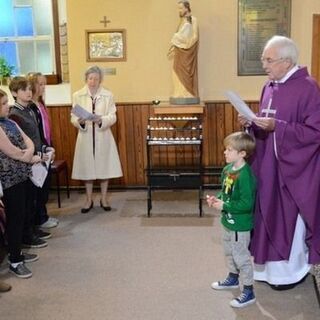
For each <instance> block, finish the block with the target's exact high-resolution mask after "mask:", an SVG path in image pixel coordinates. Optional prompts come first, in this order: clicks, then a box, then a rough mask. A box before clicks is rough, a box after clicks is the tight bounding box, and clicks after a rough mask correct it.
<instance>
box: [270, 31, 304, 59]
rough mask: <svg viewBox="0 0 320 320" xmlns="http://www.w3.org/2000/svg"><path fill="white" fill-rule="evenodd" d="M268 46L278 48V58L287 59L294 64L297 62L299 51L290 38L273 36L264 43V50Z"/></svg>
mask: <svg viewBox="0 0 320 320" xmlns="http://www.w3.org/2000/svg"><path fill="white" fill-rule="evenodd" d="M270 47H273V48H276V49H277V50H278V53H279V58H284V59H289V60H291V62H292V63H293V64H294V65H296V64H297V63H298V57H299V51H298V48H297V46H296V44H295V43H294V42H293V40H291V39H290V38H287V37H284V36H273V37H272V38H271V39H270V40H269V41H268V42H267V43H266V45H265V47H264V50H266V49H268V48H270Z"/></svg>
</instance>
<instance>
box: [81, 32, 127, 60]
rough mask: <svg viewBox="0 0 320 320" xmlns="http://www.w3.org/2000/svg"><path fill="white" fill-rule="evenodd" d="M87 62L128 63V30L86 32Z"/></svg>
mask: <svg viewBox="0 0 320 320" xmlns="http://www.w3.org/2000/svg"><path fill="white" fill-rule="evenodd" d="M85 32H86V55H87V61H96V62H98V61H126V60H127V56H126V30H125V29H109V30H106V29H101V30H86V31H85Z"/></svg>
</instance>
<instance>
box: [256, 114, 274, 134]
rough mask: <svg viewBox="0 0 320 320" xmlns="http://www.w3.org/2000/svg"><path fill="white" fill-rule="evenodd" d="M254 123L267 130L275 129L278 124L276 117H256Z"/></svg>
mask: <svg viewBox="0 0 320 320" xmlns="http://www.w3.org/2000/svg"><path fill="white" fill-rule="evenodd" d="M254 123H255V124H256V125H257V126H258V127H260V128H261V129H263V130H266V131H274V128H275V126H276V121H275V119H274V118H260V117H258V118H256V119H254Z"/></svg>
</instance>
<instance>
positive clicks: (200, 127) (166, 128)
mask: <svg viewBox="0 0 320 320" xmlns="http://www.w3.org/2000/svg"><path fill="white" fill-rule="evenodd" d="M147 128H148V129H150V130H175V129H177V128H174V127H152V126H150V125H148V126H147ZM183 129H184V130H197V129H202V125H201V124H200V125H199V127H198V128H196V127H191V128H183Z"/></svg>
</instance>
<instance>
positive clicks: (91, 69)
mask: <svg viewBox="0 0 320 320" xmlns="http://www.w3.org/2000/svg"><path fill="white" fill-rule="evenodd" d="M91 73H97V74H98V75H99V76H100V82H102V80H103V71H102V69H101V68H100V67H98V66H92V67H89V68H88V69H87V70H86V72H85V74H84V78H85V81H87V79H88V76H89V74H91Z"/></svg>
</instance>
